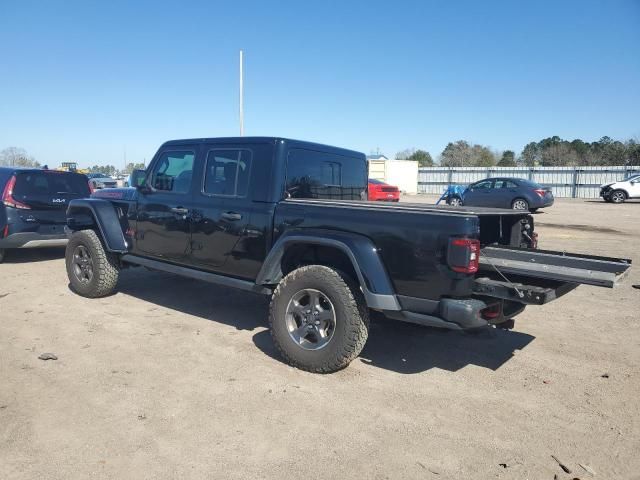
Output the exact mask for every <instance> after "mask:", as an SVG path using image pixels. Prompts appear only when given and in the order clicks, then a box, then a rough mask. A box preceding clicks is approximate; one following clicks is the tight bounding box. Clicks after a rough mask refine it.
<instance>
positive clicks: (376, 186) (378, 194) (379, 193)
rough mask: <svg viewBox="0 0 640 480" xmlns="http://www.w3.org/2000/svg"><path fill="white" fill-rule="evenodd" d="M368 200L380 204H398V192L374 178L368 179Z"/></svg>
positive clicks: (395, 188) (391, 186)
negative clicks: (380, 202)
mask: <svg viewBox="0 0 640 480" xmlns="http://www.w3.org/2000/svg"><path fill="white" fill-rule="evenodd" d="M369 200H377V201H382V202H399V201H400V190H398V187H394V186H393V185H389V184H387V183H384V182H382V181H380V180H376V179H374V178H370V179H369Z"/></svg>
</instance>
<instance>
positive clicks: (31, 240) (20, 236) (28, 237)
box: [0, 232, 68, 248]
mask: <svg viewBox="0 0 640 480" xmlns="http://www.w3.org/2000/svg"><path fill="white" fill-rule="evenodd" d="M67 241H68V240H67V236H66V235H65V234H64V233H59V234H54V235H42V234H39V233H34V232H26V233H12V234H11V235H9V236H8V237H6V238H0V248H43V247H63V246H65V245H66V244H67Z"/></svg>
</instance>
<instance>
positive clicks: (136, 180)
mask: <svg viewBox="0 0 640 480" xmlns="http://www.w3.org/2000/svg"><path fill="white" fill-rule="evenodd" d="M146 179H147V171H146V170H134V171H133V172H131V182H129V185H131V186H132V187H134V188H137V189H138V190H146V189H147V185H146Z"/></svg>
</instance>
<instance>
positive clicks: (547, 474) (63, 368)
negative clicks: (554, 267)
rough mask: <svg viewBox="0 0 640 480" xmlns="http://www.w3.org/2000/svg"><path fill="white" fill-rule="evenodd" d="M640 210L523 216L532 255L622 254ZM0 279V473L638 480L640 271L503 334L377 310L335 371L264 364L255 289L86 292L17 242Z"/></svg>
mask: <svg viewBox="0 0 640 480" xmlns="http://www.w3.org/2000/svg"><path fill="white" fill-rule="evenodd" d="M411 200H412V201H415V198H412V199H411ZM419 200H420V201H433V200H434V199H433V198H432V197H420V199H419ZM639 219H640V204H639V203H627V204H623V205H610V204H605V203H603V202H600V201H585V200H558V201H557V202H556V205H555V206H553V207H552V208H550V209H548V210H546V211H544V212H542V213H539V214H537V215H535V220H536V222H537V230H538V232H539V233H540V244H541V247H542V248H552V249H566V250H568V251H577V252H590V253H594V254H602V255H610V256H619V257H627V258H632V259H633V261H634V263H636V264H638V263H640V253H639V249H638V247H639V245H640V243H639V242H640V240H639V239H640V221H639ZM0 279H1V282H0V318H1V320H0V472H1V473H0V477H2V478H6V479H14V478H21V479H22V478H24V479H33V478H47V479H76V478H77V479H86V478H118V479H120V478H136V479H138V478H149V479H151V478H225V479H234V478H274V479H283V478H375V479H385V478H427V479H431V478H432V479H446V478H450V479H463V478H464V479H466V478H473V479H484V478H499V479H524V478H533V479H549V480H552V479H554V478H555V477H554V475H557V478H558V479H572V478H576V477H578V478H582V479H585V478H590V477H591V475H592V474H591V473H589V472H588V471H592V472H595V473H596V478H603V479H613V478H616V479H630V478H640V456H639V455H638V451H640V402H639V401H638V396H639V394H640V367H639V365H640V314H639V312H640V290H635V289H633V288H631V284H633V283H635V284H638V283H640V268H638V266H636V267H635V268H633V269H632V271H631V274H630V276H629V277H628V278H627V279H626V280H625V281H624V282H623V283H622V284H621V285H620V286H619V287H617V288H616V289H614V290H608V289H601V288H595V287H586V286H583V287H580V288H578V289H577V290H576V291H574V292H572V293H571V294H569V295H567V296H565V297H563V298H561V299H559V300H557V301H555V302H552V303H551V304H548V305H545V306H542V307H530V308H528V309H527V310H526V311H525V312H524V313H523V314H521V315H520V316H519V317H518V318H517V320H516V328H515V330H513V331H509V332H506V331H496V330H492V331H491V332H488V333H486V334H481V335H469V334H463V333H458V332H449V331H441V330H437V329H429V328H423V327H417V326H411V325H406V324H400V323H393V322H390V321H383V322H375V323H374V324H373V325H372V328H371V332H370V337H369V342H368V344H367V346H366V347H365V350H364V352H363V354H362V356H361V357H360V358H359V359H357V360H356V361H354V362H353V363H352V365H351V366H350V367H349V368H348V369H346V370H343V371H341V372H338V373H336V374H333V375H313V374H308V373H305V372H302V371H298V370H295V369H293V368H291V367H289V366H287V365H285V364H283V363H282V362H281V361H280V360H279V359H278V358H277V357H276V354H275V351H274V348H273V347H272V345H271V341H270V337H269V334H268V332H267V330H266V328H265V326H266V317H267V306H268V302H267V299H265V298H262V297H259V296H254V295H251V294H247V293H243V292H236V291H233V290H229V289H226V288H221V287H215V286H212V285H209V284H206V283H200V282H197V281H193V280H185V279H182V278H179V277H175V276H171V275H166V274H160V273H152V272H149V271H146V270H144V269H130V270H127V271H125V272H124V273H123V274H122V276H121V283H120V288H119V293H117V294H116V295H114V296H112V297H109V298H105V299H100V300H88V299H84V298H81V297H79V296H77V295H74V294H72V293H71V292H70V291H69V289H68V287H67V278H66V273H65V269H64V261H63V252H62V251H61V250H41V251H21V252H15V253H12V254H11V255H10V256H9V257H8V258H7V261H6V263H5V264H3V265H0ZM44 352H51V353H55V354H56V355H57V356H58V360H49V361H43V360H39V359H38V356H39V355H40V354H42V353H44ZM552 455H554V456H555V457H557V459H558V460H559V461H560V462H562V463H563V464H565V465H566V466H567V467H568V468H569V469H570V470H571V471H572V473H571V474H568V473H565V472H564V471H563V470H562V469H561V468H560V466H559V464H558V462H557V461H556V460H554V458H552ZM580 465H582V466H580Z"/></svg>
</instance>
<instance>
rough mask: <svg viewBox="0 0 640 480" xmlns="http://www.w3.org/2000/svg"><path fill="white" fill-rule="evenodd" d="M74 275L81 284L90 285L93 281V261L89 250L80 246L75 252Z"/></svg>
mask: <svg viewBox="0 0 640 480" xmlns="http://www.w3.org/2000/svg"><path fill="white" fill-rule="evenodd" d="M72 264H73V273H74V275H75V277H76V278H77V279H78V281H80V283H85V284H86V283H90V282H91V280H93V259H92V258H91V253H90V252H89V249H88V248H87V247H85V246H84V245H78V246H77V247H76V249H75V250H74V251H73V262H72Z"/></svg>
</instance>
